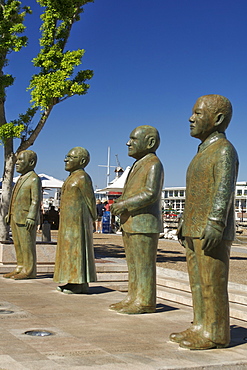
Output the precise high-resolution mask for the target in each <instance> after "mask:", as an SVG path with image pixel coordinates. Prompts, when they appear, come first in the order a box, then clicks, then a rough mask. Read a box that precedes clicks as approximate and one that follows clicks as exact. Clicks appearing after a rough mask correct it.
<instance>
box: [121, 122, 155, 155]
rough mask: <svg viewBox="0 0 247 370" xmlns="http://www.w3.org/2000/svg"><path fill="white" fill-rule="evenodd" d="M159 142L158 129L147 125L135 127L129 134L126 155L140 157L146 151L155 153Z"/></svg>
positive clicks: (146, 152)
mask: <svg viewBox="0 0 247 370" xmlns="http://www.w3.org/2000/svg"><path fill="white" fill-rule="evenodd" d="M159 144H160V136H159V132H158V130H157V129H156V128H155V127H153V126H149V125H143V126H138V127H136V128H135V129H134V130H133V131H132V132H131V134H130V139H129V141H128V142H127V144H126V145H127V146H128V155H129V156H130V157H133V158H135V159H140V158H142V157H144V156H145V155H146V154H148V153H155V151H156V150H157V149H158V147H159Z"/></svg>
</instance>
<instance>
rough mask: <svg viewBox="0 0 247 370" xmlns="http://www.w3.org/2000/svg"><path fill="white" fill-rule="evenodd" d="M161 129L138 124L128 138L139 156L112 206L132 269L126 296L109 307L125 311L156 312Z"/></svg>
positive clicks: (130, 151) (131, 149)
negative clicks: (120, 228) (120, 193)
mask: <svg viewBox="0 0 247 370" xmlns="http://www.w3.org/2000/svg"><path fill="white" fill-rule="evenodd" d="M159 143H160V137H159V133H158V131H157V130H156V129H155V128H154V127H152V126H147V125H146V126H139V127H137V128H135V129H134V130H133V131H132V132H131V134H130V139H129V141H128V142H127V146H128V155H129V156H130V157H133V158H135V159H136V161H135V162H134V164H133V166H132V168H131V170H130V172H129V175H128V178H127V180H126V183H125V186H124V190H123V194H122V195H121V197H120V198H118V199H117V201H116V202H115V203H114V204H113V205H112V206H111V212H112V213H113V214H115V215H120V222H121V227H122V232H123V242H124V248H125V253H126V260H127V264H128V270H129V284H128V295H127V297H126V298H125V299H124V300H123V301H121V302H119V303H116V304H112V305H111V306H110V309H113V310H116V311H118V312H120V313H126V314H141V313H148V312H155V309H156V254H157V244H158V239H159V233H160V232H161V231H162V230H163V223H162V214H161V190H162V186H163V180H164V172H163V167H162V164H161V162H160V160H159V159H158V157H157V156H156V154H155V151H156V149H157V148H158V147H159Z"/></svg>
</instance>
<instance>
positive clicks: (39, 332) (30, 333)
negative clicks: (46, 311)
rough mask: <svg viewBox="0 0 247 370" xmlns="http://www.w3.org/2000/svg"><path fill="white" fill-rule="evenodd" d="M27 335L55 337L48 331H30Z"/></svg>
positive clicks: (26, 332)
mask: <svg viewBox="0 0 247 370" xmlns="http://www.w3.org/2000/svg"><path fill="white" fill-rule="evenodd" d="M24 334H26V335H31V336H33V337H47V336H48V335H53V333H52V332H50V331H47V330H28V331H25V333H24Z"/></svg>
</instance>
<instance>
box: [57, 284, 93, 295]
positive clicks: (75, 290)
mask: <svg viewBox="0 0 247 370" xmlns="http://www.w3.org/2000/svg"><path fill="white" fill-rule="evenodd" d="M63 293H65V294H87V293H88V283H83V284H67V286H66V289H63Z"/></svg>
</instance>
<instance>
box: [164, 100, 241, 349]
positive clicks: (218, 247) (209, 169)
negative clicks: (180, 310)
mask: <svg viewBox="0 0 247 370" xmlns="http://www.w3.org/2000/svg"><path fill="white" fill-rule="evenodd" d="M231 116H232V106H231V103H230V101H229V100H228V99H226V98H225V97H223V96H220V95H206V96H202V97H200V98H199V99H198V100H197V102H196V104H195V106H194V108H193V114H192V116H191V117H190V119H189V121H190V134H191V136H193V137H196V138H198V139H200V140H201V144H200V145H199V149H198V152H197V154H196V155H195V157H194V158H193V159H192V161H191V163H190V165H189V167H188V170H187V177H186V200H185V209H184V213H183V217H182V222H181V224H180V226H179V228H178V237H179V240H180V242H181V244H183V245H184V246H185V248H186V259H187V266H188V272H189V278H190V286H191V292H192V299H193V310H194V318H193V323H192V325H191V326H190V327H189V328H188V329H187V330H185V331H182V332H180V333H172V334H171V335H170V340H171V341H173V342H177V343H179V344H180V347H183V348H188V349H201V350H202V349H209V348H221V347H226V346H228V344H229V341H230V329H229V302H228V292H227V284H228V271H229V256H230V247H231V244H232V241H233V240H234V236H235V220H234V206H235V205H234V195H235V183H236V178H237V173H238V156H237V153H236V150H235V149H234V147H233V146H232V144H231V143H230V142H229V141H228V140H227V139H226V136H225V133H224V132H225V130H226V128H227V126H228V124H229V122H230V120H231Z"/></svg>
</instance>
